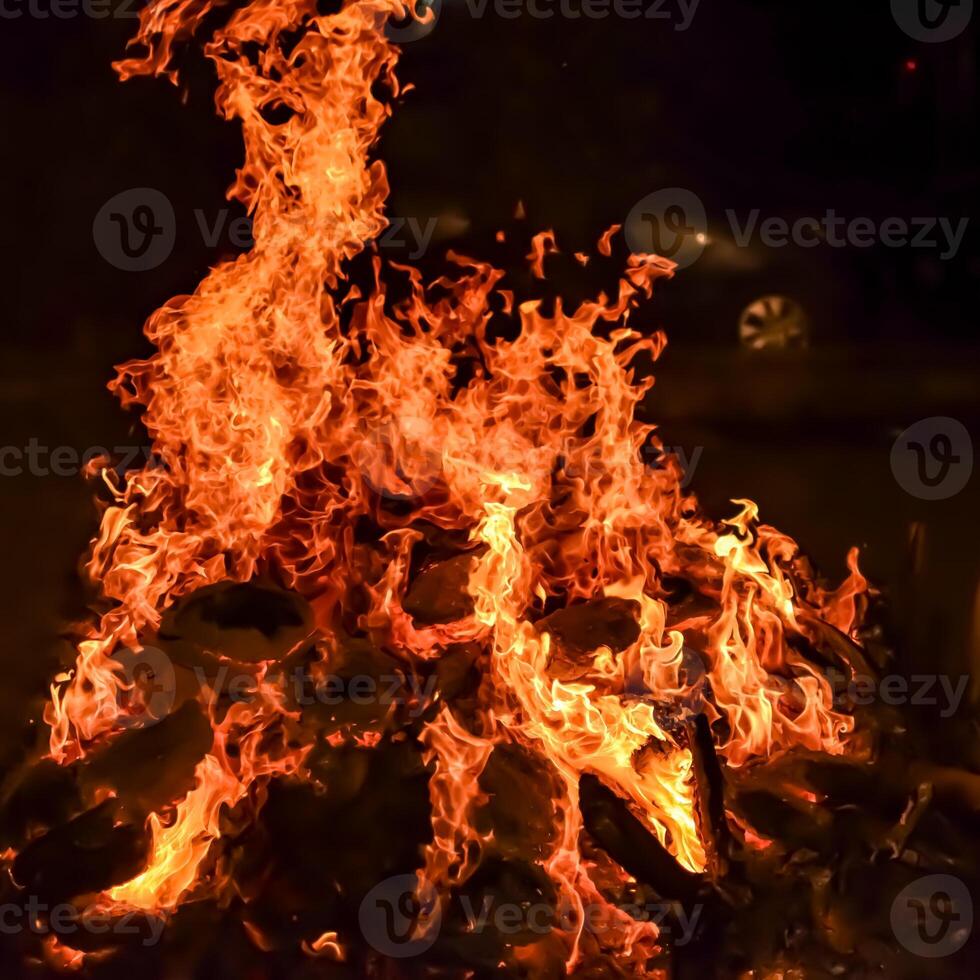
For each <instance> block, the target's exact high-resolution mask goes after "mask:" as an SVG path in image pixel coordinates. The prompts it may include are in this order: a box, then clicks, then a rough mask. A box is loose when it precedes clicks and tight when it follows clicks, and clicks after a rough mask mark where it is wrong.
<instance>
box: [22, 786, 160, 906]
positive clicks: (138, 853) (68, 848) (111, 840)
mask: <svg viewBox="0 0 980 980" xmlns="http://www.w3.org/2000/svg"><path fill="white" fill-rule="evenodd" d="M121 815H122V811H121V808H120V806H119V803H118V801H116V800H106V801H105V802H104V803H102V804H100V805H99V806H97V807H95V808H94V809H92V810H89V811H88V812H87V813H84V814H82V815H81V816H79V817H75V819H73V820H70V821H69V822H68V823H66V824H64V825H62V826H61V827H58V828H56V829H54V830H51V831H49V832H48V833H47V834H45V835H44V836H43V837H39V838H38V839H37V840H35V841H32V842H31V843H30V844H28V845H27V847H26V848H24V850H23V851H21V852H20V854H18V855H17V857H16V859H15V860H14V863H13V868H12V873H13V877H14V881H15V882H16V883H17V884H18V885H19V886H20V887H21V888H22V889H24V891H25V892H26V893H27V894H29V895H36V896H38V897H39V898H40V899H41V901H43V902H45V903H47V904H49V905H50V904H57V903H59V902H65V901H67V900H69V899H71V898H74V897H75V896H77V895H82V894H87V893H93V892H99V891H102V890H103V889H106V888H108V887H110V886H111V885H115V884H118V883H119V882H121V881H125V880H126V879H127V878H132V877H133V875H135V874H136V873H137V872H139V870H140V869H141V868H142V867H143V865H144V864H145V862H146V857H147V849H148V844H149V841H148V839H147V835H146V831H145V830H144V828H143V827H142V825H138V826H134V825H133V824H131V823H123V822H120V817H121Z"/></svg>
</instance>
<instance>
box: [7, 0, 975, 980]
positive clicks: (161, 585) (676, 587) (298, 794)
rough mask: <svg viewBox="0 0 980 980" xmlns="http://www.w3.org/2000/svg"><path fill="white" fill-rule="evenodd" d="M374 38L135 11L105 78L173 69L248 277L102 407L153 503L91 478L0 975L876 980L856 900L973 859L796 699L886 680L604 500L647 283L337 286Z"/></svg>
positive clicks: (185, 301)
mask: <svg viewBox="0 0 980 980" xmlns="http://www.w3.org/2000/svg"><path fill="white" fill-rule="evenodd" d="M403 13H404V11H403V10H402V8H401V6H400V4H399V3H398V2H397V0H354V2H349V3H347V4H346V5H345V6H343V8H342V9H340V10H338V11H336V12H334V13H330V14H321V13H318V8H317V5H316V4H314V3H312V2H306V0H280V2H277V3H274V4H270V3H266V2H264V0H251V2H248V3H246V4H244V5H240V6H238V7H236V8H235V9H234V10H231V11H229V10H223V11H221V10H219V9H218V8H217V5H216V4H214V3H213V0H199V2H195V3H178V2H176V0H158V2H156V3H153V4H151V5H150V6H149V7H148V8H147V9H146V10H145V11H144V13H143V14H142V17H141V22H140V30H139V34H138V37H137V39H136V42H135V43H136V45H137V46H138V47H139V52H138V53H136V54H134V55H133V57H131V58H129V59H127V60H125V61H123V62H121V63H120V64H119V65H118V66H117V68H118V70H119V72H120V74H121V76H122V77H123V78H124V79H125V78H129V77H131V76H134V75H141V74H148V75H165V76H167V77H169V78H170V79H171V80H174V81H176V79H177V75H176V70H175V68H174V59H175V57H176V52H177V50H178V47H179V45H180V44H181V43H182V42H183V41H185V40H186V39H187V38H189V37H190V36H191V35H192V34H195V33H203V34H207V35H208V37H209V40H208V41H207V43H206V47H205V51H206V53H207V55H208V57H209V58H210V59H211V60H212V62H213V64H214V67H215V69H216V71H217V73H218V77H219V81H220V87H219V89H218V93H217V103H218V108H219V111H220V112H221V113H222V114H223V115H224V116H225V118H228V119H235V120H238V121H239V122H240V124H241V127H242V132H243V136H244V141H245V151H246V152H245V161H244V164H243V166H242V167H241V169H240V171H239V172H238V175H237V178H236V181H235V183H234V185H233V187H232V190H231V194H232V195H233V196H235V197H237V198H238V199H239V200H241V201H242V202H243V203H244V204H245V205H246V206H247V207H248V209H249V211H250V212H251V213H252V214H253V216H254V237H255V244H254V247H253V248H252V250H251V251H249V252H248V253H247V254H245V255H243V256H241V257H239V258H238V259H237V260H235V261H229V262H225V263H222V264H219V265H217V266H216V267H215V268H214V269H213V270H212V271H211V272H210V274H209V275H208V276H207V278H206V279H205V280H204V281H203V282H202V283H201V284H200V286H199V287H198V289H197V291H196V292H195V293H194V294H193V295H192V296H182V297H178V298H176V299H173V300H171V301H170V302H169V303H167V304H166V305H165V306H163V307H161V309H160V310H158V311H157V312H156V313H155V314H154V315H153V316H152V317H151V319H150V321H149V322H148V324H147V327H146V332H147V336H148V337H149V338H150V340H151V341H152V342H153V343H154V344H155V346H156V353H155V354H154V355H153V356H152V357H150V358H149V359H148V360H145V361H136V362H131V363H128V364H125V365H123V366H122V367H121V368H120V370H119V374H118V377H117V379H116V380H115V381H114V382H113V384H112V387H113V389H114V390H115V391H116V392H117V394H118V395H119V396H120V398H121V399H122V401H123V403H124V404H125V405H127V406H129V405H134V406H140V407H141V409H142V418H143V421H144V423H145V425H146V427H147V430H148V432H149V433H150V435H151V437H152V439H153V441H154V448H155V460H154V465H152V466H148V467H146V468H145V469H143V470H141V471H132V472H128V473H126V474H124V475H122V476H120V475H118V474H117V473H116V471H114V470H113V469H111V468H110V467H108V466H107V467H106V468H104V469H102V470H101V471H100V472H99V473H98V474H97V475H98V477H99V479H100V482H101V486H102V489H103V491H104V493H105V496H106V505H105V509H104V513H103V515H102V521H101V528H100V531H99V534H98V536H97V538H96V539H95V541H94V542H93V545H92V549H91V554H90V557H89V560H88V563H87V566H86V569H87V572H88V575H89V576H90V578H91V581H92V582H93V583H94V585H95V586H96V587H97V590H98V597H97V600H96V604H95V605H96V613H97V615H96V616H95V617H93V620H92V621H91V622H88V623H85V624H83V625H81V626H79V627H78V640H77V649H76V656H75V660H74V664H73V665H72V666H71V667H70V668H69V669H67V670H66V671H65V672H64V673H63V674H62V675H60V676H58V677H57V678H55V681H54V683H53V685H52V688H51V700H50V703H49V705H48V708H47V710H46V712H45V716H44V720H45V722H46V723H47V726H46V733H47V734H49V738H48V741H47V744H46V746H45V748H44V750H43V752H41V753H38V755H37V757H35V758H33V759H32V760H31V762H30V764H28V765H26V766H25V767H24V768H23V769H22V770H21V771H18V772H16V773H12V774H10V775H9V776H8V778H7V780H6V782H5V784H4V788H3V796H2V826H0V831H2V835H3V836H2V838H0V848H4V849H5V851H4V858H5V862H6V864H7V865H8V867H9V871H10V874H9V875H8V876H6V880H5V885H4V890H5V894H4V896H3V900H4V901H5V902H7V903H8V906H9V907H11V908H23V909H25V910H26V912H25V917H24V920H23V927H22V928H21V929H20V930H19V931H16V932H15V933H14V934H8V937H7V938H8V939H9V940H10V941H8V942H6V943H5V944H4V945H5V952H4V954H3V955H4V957H5V959H4V960H3V965H4V968H5V971H6V972H5V974H4V975H11V976H16V975H24V976H43V975H46V973H48V972H50V971H61V970H80V971H83V972H84V973H85V974H86V975H91V976H106V977H111V976H117V975H119V976H121V975H124V974H126V973H129V972H131V971H133V970H134V969H141V970H144V971H147V970H148V971H149V972H150V974H151V975H154V976H161V977H177V976H180V977H186V976H209V977H212V976H217V977H222V976H229V977H231V976H234V977H241V976H248V977H256V978H258V977H283V976H290V977H291V976H296V977H321V976H322V977H362V976H379V977H382V976H383V977H395V976H420V977H422V976H430V977H436V976H439V977H457V976H458V977H463V976H467V977H477V976H488V977H489V976H525V977H559V976H564V975H566V974H568V975H576V976H591V977H607V976H653V977H656V976H665V977H666V976H671V977H704V976H711V975H718V976H743V977H758V978H762V977H796V976H799V977H802V976H807V977H819V976H842V975H846V976H861V975H868V976H870V975H872V974H874V975H879V976H880V975H885V976H889V977H898V976H903V975H906V974H905V973H903V972H902V971H903V970H905V969H907V967H906V966H904V965H903V964H906V963H907V962H908V961H909V956H908V950H909V948H910V945H909V943H910V942H911V940H908V941H907V940H906V939H903V936H902V934H901V933H902V929H903V928H905V926H904V924H903V922H904V920H902V921H899V923H898V925H896V919H895V914H894V911H892V913H891V914H890V912H889V906H890V904H891V899H892V897H893V896H894V895H896V894H898V893H899V891H900V890H901V889H902V888H905V887H906V886H916V881H917V880H918V879H920V878H921V877H922V875H923V874H926V873H933V872H934V873H937V874H938V873H940V872H943V871H949V870H950V869H952V868H955V869H956V870H957V874H959V875H960V877H961V878H964V879H967V878H969V877H970V876H971V875H972V873H973V871H974V869H975V866H976V847H975V845H974V844H973V843H972V842H971V841H970V840H969V837H968V835H967V834H966V833H965V832H964V831H963V829H962V827H963V826H964V825H963V822H962V821H960V822H959V823H957V822H956V821H955V820H954V818H953V817H950V816H949V815H947V814H946V813H944V811H943V810H942V809H941V808H938V807H937V806H935V805H934V802H933V800H932V799H931V788H930V782H929V780H928V779H926V778H922V777H921V774H919V773H917V772H916V771H915V770H913V769H911V768H910V766H909V764H908V762H907V758H906V756H905V755H904V754H903V753H904V752H905V750H904V749H903V748H902V747H901V746H902V743H901V741H899V740H898V739H897V731H898V728H899V725H898V723H897V721H896V719H894V718H888V717H885V716H882V715H881V713H880V712H878V711H874V712H871V711H862V710H858V709H856V708H855V706H854V705H852V704H850V703H848V701H847V699H846V698H844V699H840V698H835V691H834V690H833V689H832V686H831V684H830V682H829V681H828V671H830V670H836V671H838V672H840V673H841V675H842V676H848V677H850V676H855V675H859V674H860V675H862V676H867V675H870V674H873V673H874V671H875V669H876V668H877V667H880V666H881V664H882V663H883V662H884V657H885V654H884V651H883V649H882V648H881V644H880V643H877V642H876V641H875V639H874V633H873V631H869V630H868V629H867V627H866V624H865V614H866V610H867V605H868V588H867V583H866V582H865V580H864V578H863V577H862V575H861V574H860V572H859V570H858V566H857V556H856V553H853V554H852V555H851V556H850V559H849V565H850V569H851V573H850V575H849V577H848V579H847V580H846V581H845V582H844V583H843V584H842V585H841V586H840V587H838V588H836V589H830V588H828V587H826V586H825V585H824V584H822V583H821V582H820V581H819V580H818V578H817V576H816V575H815V573H814V571H813V569H812V568H811V567H810V566H809V564H808V562H807V561H806V560H805V559H804V558H803V557H802V556H801V555H800V553H799V550H798V548H797V546H796V545H795V544H794V542H793V541H792V540H791V539H790V538H788V537H786V536H785V535H783V534H781V533H779V532H778V531H776V530H774V529H773V528H771V527H767V526H765V525H764V524H761V523H760V522H759V521H758V516H757V510H756V507H755V505H754V504H752V503H751V502H749V501H738V502H736V507H735V513H734V515H733V516H732V517H730V518H729V519H727V520H725V521H723V522H720V523H719V522H716V521H714V520H711V519H709V518H708V517H707V516H706V515H704V514H703V513H702V512H701V510H700V509H699V507H698V504H697V501H696V500H695V498H694V497H693V496H690V495H688V494H686V492H684V491H683V490H682V489H681V473H680V468H679V466H678V465H677V463H676V461H675V460H673V459H671V458H670V457H669V455H665V456H664V457H663V459H662V461H661V463H660V465H659V466H658V467H656V468H651V467H649V466H646V465H644V463H643V462H642V460H643V459H644V458H645V456H646V455H648V450H649V449H650V447H651V446H652V447H654V448H656V449H662V447H661V446H660V443H659V440H658V439H657V436H656V433H655V430H654V427H653V426H651V425H648V424H644V423H642V422H641V421H639V420H638V416H637V410H638V406H639V403H640V401H641V399H642V398H643V396H644V395H645V393H646V392H647V390H648V389H649V387H650V385H651V384H652V379H651V378H649V372H646V371H645V372H644V374H645V375H646V376H647V378H648V380H645V381H638V380H637V377H636V375H638V374H639V373H640V372H639V370H638V366H642V365H643V364H644V361H645V362H646V363H649V361H650V360H651V359H656V357H657V356H658V355H659V353H660V352H661V350H662V349H663V346H664V343H665V341H664V339H663V337H662V336H660V335H659V334H658V335H655V336H653V337H646V336H644V335H642V334H641V333H640V332H638V331H636V330H634V329H633V328H631V327H630V326H629V319H630V316H631V314H632V312H633V310H634V309H635V308H636V306H637V305H638V303H640V302H641V301H642V300H644V299H646V298H649V297H650V295H651V293H652V291H653V287H654V284H655V283H656V281H657V280H658V279H661V278H663V277H666V276H669V275H671V272H672V267H671V265H670V263H669V262H667V261H665V260H663V259H660V258H658V257H656V256H649V255H630V256H628V258H627V259H626V269H625V272H623V273H622V275H621V276H620V277H619V278H618V286H617V289H616V290H615V291H614V292H613V293H612V294H611V295H606V294H602V295H600V296H598V297H597V298H596V299H594V300H589V301H584V302H582V303H580V304H579V305H578V306H577V307H576V308H575V309H574V310H572V311H567V310H566V309H565V308H564V306H563V304H562V303H561V302H560V301H559V300H553V301H552V302H551V303H550V304H545V303H542V302H538V301H535V300H533V299H530V298H521V297H520V296H518V295H516V293H515V291H514V290H512V289H509V288H507V282H508V280H507V279H506V277H505V275H504V273H503V272H501V271H499V270H498V269H496V268H494V267H493V266H491V265H489V264H486V263H483V262H479V261H476V260H473V259H469V258H465V257H463V256H458V255H450V256H449V265H450V268H451V271H450V272H447V273H446V274H445V275H443V276H442V277H441V278H439V279H437V280H436V281H435V282H433V283H431V284H429V285H426V284H424V283H423V280H422V276H421V275H420V274H419V273H418V272H417V271H416V270H414V269H412V268H409V267H405V266H397V265H396V266H393V267H385V266H384V265H383V264H382V263H381V262H380V260H379V259H377V258H375V259H374V260H373V266H372V268H373V272H372V277H371V282H372V284H371V286H370V288H367V287H361V286H359V285H355V284H354V283H353V282H352V280H351V277H350V268H351V265H352V263H354V262H355V261H356V260H357V257H358V256H359V254H360V253H362V252H363V250H364V248H365V243H366V242H369V241H370V240H371V239H373V238H374V237H376V236H377V235H378V234H379V233H380V232H381V231H382V230H383V228H384V225H385V220H384V217H383V206H384V202H385V198H386V194H387V183H386V177H385V169H384V166H383V164H382V163H381V162H380V161H379V160H377V159H373V157H372V149H373V147H374V144H375V141H376V139H377V136H378V133H379V130H380V128H381V126H382V124H383V122H384V120H385V119H386V117H387V115H388V113H389V111H390V109H389V107H390V104H391V102H392V101H393V100H394V99H395V97H397V96H398V95H399V94H400V90H399V86H398V83H397V81H396V78H395V74H394V68H395V62H396V54H397V52H396V50H395V48H394V47H393V46H392V45H390V44H389V43H388V41H387V40H386V39H385V33H384V27H385V23H386V21H387V20H388V19H389V18H390V17H392V16H399V15H401V14H403ZM216 25H217V26H216ZM618 247H620V245H619V240H618V237H617V236H616V229H612V230H610V232H607V233H606V234H605V235H604V236H603V237H602V239H601V240H600V242H599V247H598V252H599V258H598V260H597V261H610V262H611V261H612V255H613V249H614V248H618ZM557 248H558V245H557V243H556V242H555V241H554V238H553V236H551V235H549V234H543V235H539V236H537V237H536V238H535V239H534V240H533V244H532V248H531V254H530V255H529V260H530V264H531V269H532V271H533V274H534V276H535V277H536V281H540V280H543V278H544V275H545V262H546V260H549V257H550V256H552V255H554V254H555V253H556V252H557ZM581 261H585V257H584V256H583V257H581ZM883 739H884V740H885V742H886V743H887V744H883V743H882V740H883ZM872 760H874V761H873V762H872ZM923 827H925V828H927V829H928V831H929V832H928V834H923V835H922V839H921V840H920V839H919V835H920V832H921V830H922V828H923ZM927 841H934V842H935V841H939V842H941V843H933V844H929V843H926V842H927ZM953 855H955V859H954V858H953ZM916 887H917V886H916ZM913 898H915V896H913ZM933 898H935V894H934V892H933V893H930V894H929V895H926V896H925V897H924V899H923V900H924V901H926V902H929V901H932V899H933ZM915 900H916V901H918V899H917V898H916V899H915ZM946 900H947V905H945V906H942V908H940V909H939V912H944V911H951V912H953V911H955V912H956V914H957V915H962V913H963V903H962V900H961V898H960V897H959V896H957V895H947V896H946ZM967 901H968V895H967ZM934 904H935V903H933V905H934ZM6 907H7V906H5V908H6ZM910 908H911V909H912V910H913V912H914V910H915V908H916V906H915V905H914V903H913V904H911V905H910ZM929 910H930V914H931V913H932V912H935V911H936V909H935V908H934V907H933V906H929ZM936 914H938V913H936ZM962 928H963V924H962V923H961V925H960V927H959V929H960V932H962ZM954 931H955V928H954ZM11 935H13V936H14V937H15V938H10V936H11ZM960 945H962V943H961V944H960ZM903 957H904V959H903ZM907 975H909V976H911V975H917V974H911V973H910V974H907Z"/></svg>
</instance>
